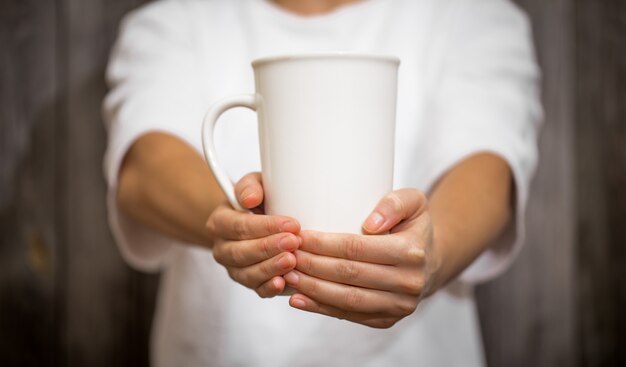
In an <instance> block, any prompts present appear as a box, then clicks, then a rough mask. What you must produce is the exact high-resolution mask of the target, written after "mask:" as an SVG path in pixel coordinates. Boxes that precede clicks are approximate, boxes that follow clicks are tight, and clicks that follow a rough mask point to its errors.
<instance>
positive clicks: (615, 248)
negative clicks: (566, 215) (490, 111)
mask: <svg viewBox="0 0 626 367" xmlns="http://www.w3.org/2000/svg"><path fill="white" fill-rule="evenodd" d="M575 3H576V13H575V17H574V24H575V30H576V41H577V52H576V75H577V78H578V82H577V86H576V102H577V103H576V115H577V119H576V129H577V139H576V148H577V150H576V159H577V164H576V167H577V175H576V181H577V183H578V185H579V190H578V193H579V195H578V210H577V215H578V231H577V234H578V239H579V243H578V264H579V265H578V267H579V269H580V271H579V273H578V274H577V276H578V278H577V279H578V284H579V297H578V304H579V311H580V312H579V313H578V320H579V323H580V333H579V342H578V345H577V347H578V348H576V349H577V350H578V353H577V355H578V357H579V358H580V360H581V363H582V364H583V365H585V366H624V365H626V319H625V318H624V316H623V313H624V310H626V2H624V1H622V0H607V1H594V0H575Z"/></svg>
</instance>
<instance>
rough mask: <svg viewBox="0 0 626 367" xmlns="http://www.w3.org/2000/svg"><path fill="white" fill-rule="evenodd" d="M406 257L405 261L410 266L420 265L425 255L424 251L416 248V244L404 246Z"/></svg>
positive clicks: (418, 247)
mask: <svg viewBox="0 0 626 367" xmlns="http://www.w3.org/2000/svg"><path fill="white" fill-rule="evenodd" d="M406 249H407V250H406V255H405V259H406V261H407V263H409V264H412V265H418V264H421V263H422V262H423V261H424V257H425V255H426V254H425V253H424V250H423V249H422V248H421V247H420V246H418V245H417V244H412V243H409V244H408V245H407V246H406Z"/></svg>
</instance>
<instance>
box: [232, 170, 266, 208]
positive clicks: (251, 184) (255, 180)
mask: <svg viewBox="0 0 626 367" xmlns="http://www.w3.org/2000/svg"><path fill="white" fill-rule="evenodd" d="M263 195H264V194H263V184H262V182H261V173H259V172H253V173H248V174H247V175H245V176H243V177H242V178H241V180H239V181H238V182H237V183H236V184H235V196H236V197H237V200H238V201H239V203H240V204H241V206H243V207H244V208H246V209H252V208H256V207H257V206H259V205H261V203H262V202H263Z"/></svg>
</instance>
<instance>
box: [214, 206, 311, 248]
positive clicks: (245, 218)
mask: <svg viewBox="0 0 626 367" xmlns="http://www.w3.org/2000/svg"><path fill="white" fill-rule="evenodd" d="M207 228H208V229H209V231H210V232H211V234H212V235H213V236H214V237H219V238H224V239H231V240H247V239H253V238H261V237H266V236H269V235H272V234H275V233H280V232H291V233H298V232H299V231H300V224H299V223H298V222H297V221H296V220H295V219H293V218H289V217H282V216H274V215H257V214H251V213H244V212H239V211H237V210H234V209H233V208H231V207H230V206H227V205H220V206H219V207H217V208H216V209H215V211H214V213H213V214H212V215H211V217H210V218H209V221H208V222H207Z"/></svg>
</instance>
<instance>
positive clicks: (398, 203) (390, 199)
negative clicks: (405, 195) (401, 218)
mask: <svg viewBox="0 0 626 367" xmlns="http://www.w3.org/2000/svg"><path fill="white" fill-rule="evenodd" d="M384 201H385V203H386V204H387V205H389V206H390V207H391V208H393V210H394V211H395V212H398V213H404V211H405V210H404V209H405V208H404V201H402V199H400V197H399V196H398V194H397V193H396V192H395V191H393V192H390V193H389V194H388V195H387V196H386V197H385V199H384Z"/></svg>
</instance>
